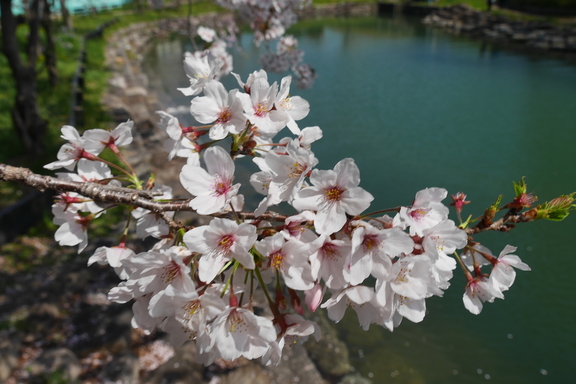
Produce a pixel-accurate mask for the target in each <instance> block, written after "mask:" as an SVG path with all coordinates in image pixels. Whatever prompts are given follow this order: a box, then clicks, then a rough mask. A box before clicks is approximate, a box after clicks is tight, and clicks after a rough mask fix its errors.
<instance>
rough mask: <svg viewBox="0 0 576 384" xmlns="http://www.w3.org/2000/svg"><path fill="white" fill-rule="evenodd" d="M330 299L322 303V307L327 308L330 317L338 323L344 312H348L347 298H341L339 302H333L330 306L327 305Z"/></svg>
mask: <svg viewBox="0 0 576 384" xmlns="http://www.w3.org/2000/svg"><path fill="white" fill-rule="evenodd" d="M330 300H332V298H330ZM330 300H329V301H330ZM329 301H327V302H326V303H324V304H322V308H327V312H328V318H329V319H330V320H332V321H334V322H335V323H338V322H340V320H342V318H343V317H344V313H345V312H346V308H348V306H347V305H346V300H339V301H338V302H334V304H332V305H331V306H330V307H325V305H326V304H328V303H329Z"/></svg>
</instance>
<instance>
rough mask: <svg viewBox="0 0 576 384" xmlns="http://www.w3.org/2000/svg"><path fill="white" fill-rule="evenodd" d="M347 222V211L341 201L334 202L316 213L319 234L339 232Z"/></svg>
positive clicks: (315, 221)
mask: <svg viewBox="0 0 576 384" xmlns="http://www.w3.org/2000/svg"><path fill="white" fill-rule="evenodd" d="M344 224H346V212H345V211H344V209H343V207H342V205H341V204H340V203H333V204H331V205H329V206H327V207H325V208H323V209H322V210H321V211H318V213H317V214H316V220H314V228H316V232H318V233H319V234H325V235H329V234H332V233H335V232H338V231H339V230H341V229H342V227H343V226H344Z"/></svg>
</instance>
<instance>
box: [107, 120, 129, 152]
mask: <svg viewBox="0 0 576 384" xmlns="http://www.w3.org/2000/svg"><path fill="white" fill-rule="evenodd" d="M133 127H134V122H133V121H131V120H128V121H126V122H124V123H120V124H119V125H118V126H117V127H116V128H114V130H113V131H112V132H111V134H112V136H113V137H114V144H116V146H117V147H122V146H124V145H128V144H130V143H132V128H133Z"/></svg>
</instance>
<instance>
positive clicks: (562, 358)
mask: <svg viewBox="0 0 576 384" xmlns="http://www.w3.org/2000/svg"><path fill="white" fill-rule="evenodd" d="M293 33H294V34H295V35H296V36H297V37H298V38H299V39H300V43H301V48H302V49H303V50H304V51H305V52H306V57H305V60H306V61H307V62H309V63H310V64H311V65H313V66H315V67H317V68H318V70H319V77H318V80H317V82H316V85H315V86H314V87H313V88H312V89H309V90H305V91H294V92H293V93H294V94H298V95H301V96H302V97H304V98H305V99H307V100H308V101H310V104H311V108H312V109H311V113H310V115H309V116H308V117H307V118H306V119H305V120H304V122H303V126H308V125H319V126H320V127H321V128H322V129H323V130H324V132H325V139H324V140H322V141H321V142H319V143H318V144H317V145H315V146H314V150H315V153H316V155H317V157H318V158H319V159H320V164H319V167H320V168H322V169H329V168H331V167H332V166H333V165H334V164H335V163H336V162H337V161H339V160H340V159H342V158H344V157H353V158H354V159H355V160H356V162H357V163H358V165H359V167H360V169H361V172H362V175H363V180H362V186H363V187H364V188H366V189H367V190H369V191H370V192H372V193H373V194H374V195H375V196H376V201H375V206H377V207H390V206H397V205H400V204H409V203H410V202H411V200H412V196H413V194H414V193H415V192H416V191H417V190H419V189H422V188H425V187H428V186H443V187H446V188H447V189H448V190H449V191H450V192H452V193H455V192H457V191H465V192H467V193H468V195H469V197H470V199H472V201H473V204H471V206H472V210H471V211H470V213H476V214H479V213H481V211H482V210H483V209H484V208H485V207H486V206H487V205H489V204H491V203H492V202H493V201H494V200H495V198H496V196H497V195H498V194H500V193H505V194H506V197H507V198H511V196H512V194H513V191H512V188H511V182H512V180H519V179H520V178H521V177H522V176H526V178H527V181H528V183H529V187H530V188H534V189H535V190H536V191H537V193H538V195H539V196H540V198H541V200H546V199H550V198H552V197H555V195H554V194H558V193H562V192H564V193H569V192H572V191H574V190H576V182H575V180H576V168H575V167H574V166H573V164H574V160H575V155H574V152H573V151H572V150H571V148H570V147H569V146H570V145H571V144H572V143H574V142H576V130H575V129H574V121H576V69H575V68H574V66H572V65H570V64H569V63H566V62H564V61H557V60H552V59H549V58H546V57H541V56H537V55H534V54H530V55H525V54H520V53H515V52H512V51H507V50H504V49H503V48H500V47H495V46H493V45H491V44H487V43H483V42H479V41H472V40H470V39H466V38H462V37H454V36H451V35H448V34H446V33H445V32H443V31H441V30H437V29H430V28H428V27H426V26H423V25H421V24H419V23H418V22H417V21H414V20H409V19H354V20H337V19H331V20H327V21H322V22H319V21H309V22H305V23H302V24H300V25H299V26H297V27H296V28H294V29H293ZM250 41H251V36H250V35H244V36H242V39H241V46H242V48H243V52H242V53H237V54H236V55H235V58H234V60H235V62H234V67H235V72H237V73H239V74H240V75H241V76H242V77H243V78H246V76H247V75H248V74H249V73H250V72H252V71H253V70H255V69H256V68H257V54H258V50H257V49H255V48H254V47H252V46H251V45H250ZM186 49H190V47H189V46H188V45H187V43H186V42H185V41H172V42H163V43H159V44H158V46H157V47H156V49H155V51H153V52H152V53H151V55H150V56H149V57H148V59H147V61H148V64H149V65H150V74H151V75H150V78H151V82H152V83H153V84H155V85H156V86H157V87H159V89H161V90H162V92H163V94H162V100H163V102H164V103H165V105H167V106H172V107H176V106H178V105H185V106H188V105H189V102H190V100H189V98H186V97H183V96H182V95H181V94H179V93H178V92H177V91H176V90H175V88H176V87H183V86H186V84H187V79H186V77H185V75H184V73H183V70H182V69H181V60H182V53H183V52H184V51H185V50H186ZM272 79H273V80H278V79H280V76H272ZM224 82H225V85H226V86H227V87H235V86H236V84H235V81H234V80H233V79H232V78H230V77H229V78H227V79H224ZM184 116H186V117H187V118H188V119H189V121H188V122H186V123H191V118H190V117H189V115H182V117H184ZM179 117H180V116H179ZM243 172H244V173H245V174H246V175H247V174H248V173H249V171H248V170H244V171H243ZM467 207H469V206H467ZM575 230H576V218H574V217H569V219H568V221H567V222H565V223H563V224H556V223H534V224H533V225H527V226H524V227H523V228H520V229H519V230H517V231H513V232H512V233H510V234H508V235H504V234H499V233H498V234H489V235H488V236H483V237H481V238H480V239H481V240H482V241H483V242H485V244H486V245H488V246H489V247H490V248H492V249H493V251H494V252H499V250H500V249H502V248H503V247H504V245H506V244H513V245H517V246H518V247H519V249H518V252H517V253H518V255H519V256H521V257H522V258H523V260H524V261H526V262H527V263H528V264H529V265H530V266H531V267H532V269H533V271H532V272H528V273H519V274H518V278H517V281H516V283H515V285H514V286H513V287H512V289H511V290H510V291H508V292H507V293H506V300H505V301H497V302H495V303H493V304H487V305H486V306H485V308H484V311H483V313H482V314H481V315H480V316H474V315H471V314H469V313H468V312H467V311H466V310H465V309H464V307H463V305H462V302H461V297H462V294H463V291H462V287H463V286H464V284H465V282H464V279H463V278H462V276H460V275H459V274H458V273H456V275H457V276H456V277H455V279H454V281H453V286H452V288H451V289H450V290H448V291H447V292H446V294H445V297H444V298H442V299H440V298H432V299H430V300H428V310H429V313H428V315H427V317H426V319H425V320H424V322H423V323H421V324H411V323H410V322H409V321H405V322H404V324H402V325H401V327H400V328H399V329H397V330H396V331H395V332H394V333H389V332H388V331H385V330H383V329H381V328H378V327H371V329H370V331H369V332H364V331H362V330H361V329H360V328H359V327H358V325H357V324H358V323H357V320H356V318H355V314H354V313H348V314H347V315H346V316H345V318H344V320H343V321H342V322H341V324H340V329H341V333H342V337H343V338H344V340H346V342H347V343H348V345H349V347H350V349H351V356H353V364H354V366H355V369H356V370H357V371H360V372H361V373H362V374H363V375H364V376H372V378H373V380H374V382H375V383H381V382H394V383H464V382H466V383H480V382H486V381H489V380H492V381H495V382H499V383H500V382H521V383H567V382H570V380H569V379H568V378H569V377H570V376H571V374H572V369H571V364H572V361H571V360H572V359H571V357H572V356H574V354H575V353H576V333H575V332H573V330H572V328H573V325H574V321H575V319H576V302H575V301H574V300H573V298H572V294H571V292H572V291H573V290H574V288H575V287H574V282H573V279H572V278H571V277H570V276H569V271H570V270H571V267H574V266H576V261H575V258H574V254H575V252H574V249H573V247H572V246H571V240H572V237H573V233H574V232H575Z"/></svg>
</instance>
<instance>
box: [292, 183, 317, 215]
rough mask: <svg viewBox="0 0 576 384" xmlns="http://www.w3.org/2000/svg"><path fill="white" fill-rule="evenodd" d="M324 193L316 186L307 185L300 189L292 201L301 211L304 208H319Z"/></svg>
mask: <svg viewBox="0 0 576 384" xmlns="http://www.w3.org/2000/svg"><path fill="white" fill-rule="evenodd" d="M322 196H323V193H322V192H321V191H320V190H319V189H318V188H315V187H307V188H304V189H302V190H300V191H299V192H298V193H297V194H296V197H295V198H294V201H292V206H293V207H294V208H296V209H297V210H299V211H304V210H307V209H308V210H313V211H315V210H317V209H318V208H319V207H320V203H321V202H322Z"/></svg>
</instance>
